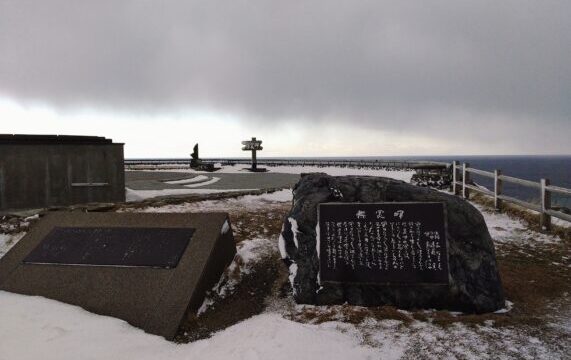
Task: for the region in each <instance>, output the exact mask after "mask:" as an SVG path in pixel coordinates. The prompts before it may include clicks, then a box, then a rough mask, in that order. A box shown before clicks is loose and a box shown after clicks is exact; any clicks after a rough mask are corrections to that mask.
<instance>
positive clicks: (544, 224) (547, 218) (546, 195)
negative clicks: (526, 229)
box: [540, 179, 551, 230]
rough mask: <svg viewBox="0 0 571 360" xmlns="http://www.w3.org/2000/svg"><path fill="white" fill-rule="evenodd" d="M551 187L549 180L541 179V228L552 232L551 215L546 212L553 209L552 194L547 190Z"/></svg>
mask: <svg viewBox="0 0 571 360" xmlns="http://www.w3.org/2000/svg"><path fill="white" fill-rule="evenodd" d="M549 185H550V181H549V179H541V221H540V224H541V228H542V229H545V230H551V215H549V214H547V212H546V210H550V209H551V192H549V191H548V190H547V186H549Z"/></svg>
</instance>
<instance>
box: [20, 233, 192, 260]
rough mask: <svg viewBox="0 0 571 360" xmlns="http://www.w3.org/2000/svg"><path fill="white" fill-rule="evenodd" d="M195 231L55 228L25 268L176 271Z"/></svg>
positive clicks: (28, 258) (32, 254)
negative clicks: (39, 266) (153, 268)
mask: <svg viewBox="0 0 571 360" xmlns="http://www.w3.org/2000/svg"><path fill="white" fill-rule="evenodd" d="M193 233H194V229H192V228H127V227H116V228H113V227H108V228H104V227H55V228H54V229H53V230H52V231H51V232H50V233H48V234H47V235H46V237H45V238H44V239H43V240H42V242H41V243H40V244H39V245H38V246H37V247H36V248H35V249H34V250H33V251H32V252H30V254H29V255H28V256H27V257H26V258H25V259H24V264H59V265H92V266H136V267H160V268H174V267H176V266H177V264H178V262H179V260H180V257H181V256H182V254H183V253H184V251H185V250H186V247H187V246H188V243H189V242H190V239H191V238H192V235H193Z"/></svg>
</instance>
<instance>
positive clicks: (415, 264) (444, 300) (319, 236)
mask: <svg viewBox="0 0 571 360" xmlns="http://www.w3.org/2000/svg"><path fill="white" fill-rule="evenodd" d="M279 247H280V252H281V254H282V258H283V260H284V262H285V263H286V265H287V266H288V267H289V271H290V280H291V281H292V289H293V294H294V298H295V300H296V301H297V302H298V303H303V304H321V305H325V304H342V303H345V302H348V303H350V304H355V305H365V306H369V305H385V304H386V305H394V306H397V307H400V308H439V309H449V310H460V311H466V312H476V313H482V312H490V311H495V310H498V309H500V308H502V307H504V305H505V301H504V295H503V289H502V284H501V281H500V276H499V273H498V266H497V263H496V259H495V251H494V245H493V242H492V239H491V237H490V235H489V232H488V229H487V227H486V223H485V221H484V219H483V217H482V215H481V214H480V212H479V211H478V210H476V209H475V208H474V207H473V206H472V205H470V204H469V203H468V202H466V201H464V200H462V199H460V198H458V197H455V196H451V195H448V194H444V193H442V192H438V191H436V190H432V189H428V188H421V187H417V186H413V185H410V184H407V183H404V182H402V181H398V180H393V179H389V178H381V177H368V176H343V177H333V176H328V175H326V174H304V175H302V178H301V180H300V181H299V182H298V184H297V185H296V186H295V188H294V201H293V207H292V209H291V211H290V213H289V215H288V216H287V218H286V220H285V221H284V226H283V230H282V234H281V236H280V243H279Z"/></svg>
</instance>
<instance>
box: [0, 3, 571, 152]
mask: <svg viewBox="0 0 571 360" xmlns="http://www.w3.org/2000/svg"><path fill="white" fill-rule="evenodd" d="M570 14H571V1H549V0H542V1H526V0H511V1H510V0H504V1H497V0H495V1H484V0H479V1H461V0H450V1H431V0H426V1H380V0H377V1H358V0H354V1H335V0H316V1H267V0H265V1H263V0H250V1H241V0H233V1H218V0H211V1H143V0H138V1H121V0H113V1H106V0H99V1H89V2H86V1H72V0H69V1H53V0H42V1H31V0H30V1H28V0H14V1H11V0H9V1H6V0H0V132H4V133H6V132H7V133H15V132H36V133H40V132H41V133H44V132H49V133H86V134H99V135H107V136H112V137H114V138H115V139H116V140H118V141H125V142H127V147H126V150H127V156H187V153H188V151H189V150H190V148H191V147H192V145H193V143H194V142H198V141H200V142H201V147H203V148H204V149H206V150H205V151H206V155H209V156H236V155H244V154H241V153H240V141H241V140H244V139H245V138H246V137H249V136H258V137H259V138H262V139H263V140H264V145H265V150H264V153H262V154H263V155H266V156H270V155H273V156H278V155H280V156H287V155H296V156H299V155H306V156H312V155H414V154H416V155H421V154H424V155H431V154H534V153H537V154H539V153H541V154H549V153H552V154H553V153H559V154H561V153H565V154H569V153H571V141H569V138H570V135H571V21H570V20H569V16H570ZM154 138H158V139H154ZM150 141H154V144H153V145H152V146H150V144H149V142H150ZM191 143H192V144H191Z"/></svg>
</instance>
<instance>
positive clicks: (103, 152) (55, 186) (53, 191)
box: [0, 135, 125, 212]
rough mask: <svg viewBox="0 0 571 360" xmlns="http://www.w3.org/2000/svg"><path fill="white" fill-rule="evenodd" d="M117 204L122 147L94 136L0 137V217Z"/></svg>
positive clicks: (122, 186) (121, 197) (122, 184)
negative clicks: (9, 213)
mask: <svg viewBox="0 0 571 360" xmlns="http://www.w3.org/2000/svg"><path fill="white" fill-rule="evenodd" d="M119 201H125V173H124V157H123V144H119V143H113V142H112V140H110V139H106V138H103V137H96V136H57V135H0V212H6V211H10V210H17V209H31V208H47V207H52V206H66V205H72V204H83V203H90V202H119Z"/></svg>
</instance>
